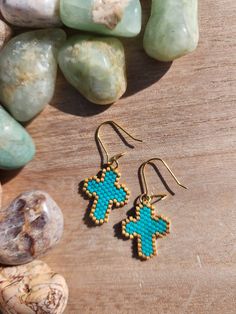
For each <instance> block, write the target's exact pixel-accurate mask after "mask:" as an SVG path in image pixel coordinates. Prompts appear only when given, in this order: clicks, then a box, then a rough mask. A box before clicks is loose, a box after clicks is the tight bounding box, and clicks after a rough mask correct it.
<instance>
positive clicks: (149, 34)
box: [144, 0, 199, 61]
mask: <svg viewBox="0 0 236 314" xmlns="http://www.w3.org/2000/svg"><path fill="white" fill-rule="evenodd" d="M198 38H199V31H198V0H165V1H163V0H152V11H151V17H150V19H149V21H148V24H147V27H146V30H145V35H144V49H145V51H146V53H147V54H148V55H149V56H151V57H153V58H155V59H157V60H160V61H173V60H174V59H176V58H179V57H181V56H183V55H186V54H188V53H190V52H192V51H193V50H195V49H196V47H197V44H198Z"/></svg>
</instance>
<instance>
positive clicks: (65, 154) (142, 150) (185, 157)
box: [0, 0, 236, 314]
mask: <svg viewBox="0 0 236 314" xmlns="http://www.w3.org/2000/svg"><path fill="white" fill-rule="evenodd" d="M142 5H143V8H144V12H145V21H146V20H147V16H148V12H149V10H150V1H148V2H147V3H146V2H145V1H142ZM235 13H236V3H235V1H234V0H227V1H226V0H221V1H220V0H208V1H200V21H201V23H200V25H201V39H200V44H199V48H198V49H197V51H196V52H195V53H193V54H191V55H188V56H186V57H184V58H181V59H179V60H177V61H175V62H174V63H173V64H163V63H159V62H155V61H154V60H151V59H150V58H148V57H147V56H146V55H145V53H144V52H143V49H142V36H139V37H138V38H137V39H130V40H123V42H124V43H125V46H126V52H127V63H128V83H129V86H128V90H127V93H126V95H125V97H123V98H122V99H121V100H120V101H119V102H118V103H117V104H115V105H113V106H110V107H99V106H95V105H91V104H89V103H88V102H87V101H85V100H84V99H83V98H82V97H81V96H80V95H79V94H78V93H77V92H76V91H75V90H74V89H73V88H72V87H71V86H69V84H68V83H67V82H66V81H65V79H64V78H63V77H62V75H59V78H58V83H57V88H56V94H55V97H54V99H53V101H52V104H51V105H50V106H48V107H47V108H46V110H45V111H44V112H43V113H42V114H41V115H40V116H39V117H37V118H36V119H35V120H34V121H33V122H32V123H31V124H30V125H28V127H27V128H28V130H29V132H30V133H31V134H32V136H33V138H34V139H35V142H36V145H37V155H36V158H35V159H34V161H33V162H32V163H30V164H29V165H28V166H27V167H25V168H24V169H23V170H21V171H20V172H18V173H9V174H6V173H5V172H1V174H0V176H1V180H2V182H3V202H4V204H7V203H8V202H9V201H10V200H11V199H13V198H14V197H15V196H16V195H18V194H19V193H20V192H23V191H25V190H29V189H34V188H35V189H43V190H46V191H47V192H49V193H50V194H51V195H52V196H53V197H54V199H55V200H56V201H57V203H58V204H59V205H60V206H61V208H62V209H63V213H64V216H65V232H64V237H63V240H62V242H61V243H60V244H59V245H58V246H57V248H55V249H54V250H53V251H51V252H50V253H49V254H48V255H47V256H45V257H44V258H43V260H44V261H46V262H47V263H48V264H49V265H50V266H51V267H52V268H54V269H55V270H56V271H58V272H60V273H62V274H63V275H64V276H65V278H66V280H67V282H68V285H69V288H70V299H69V304H68V308H67V310H66V313H70V314H77V313H102V314H104V313H140V314H141V313H171V314H173V313H181V314H182V313H197V314H201V313H214V314H217V313H222V312H224V313H227V314H230V313H235V307H236V298H235V296H236V279H235V275H236V247H235V240H236V227H235V225H236V209H235V208H236V194H235V190H236V175H235V166H236V106H235V78H236V66H235V64H236V56H235V48H236V47H235V46H236V24H235ZM145 21H144V23H145ZM111 119H112V120H115V121H117V122H119V123H121V124H122V125H123V126H124V127H126V128H127V129H128V130H130V131H131V132H132V133H133V134H135V135H136V136H137V137H141V138H143V139H144V140H145V142H144V143H143V144H137V145H136V146H135V149H133V150H129V149H128V148H127V150H128V151H129V154H127V155H126V156H125V157H123V158H122V159H121V160H120V166H121V167H120V170H121V172H122V181H124V182H126V183H127V186H128V187H129V188H130V190H131V191H132V196H131V200H130V203H129V205H128V206H126V207H124V208H122V209H116V210H114V211H112V213H111V215H110V220H109V223H108V224H106V225H104V226H102V227H88V224H87V222H88V221H87V215H86V207H87V205H88V201H86V200H84V198H83V197H82V196H81V195H79V194H78V193H77V190H78V184H79V183H80V182H81V181H82V180H83V179H84V178H86V177H88V176H91V175H95V174H96V173H97V172H98V170H99V167H100V156H99V154H98V152H97V148H96V144H95V142H94V131H95V129H96V127H97V126H98V125H99V124H100V123H101V122H103V121H105V120H111ZM104 140H105V141H106V143H107V145H108V147H109V148H110V150H111V151H112V152H114V153H118V152H121V151H124V149H125V147H124V145H123V143H122V142H120V140H119V138H118V137H117V136H116V135H115V134H114V132H113V131H112V129H111V128H109V127H107V128H106V129H104ZM155 156H159V157H162V158H164V159H165V160H166V161H167V162H168V164H169V165H170V166H171V168H172V169H173V170H174V172H175V173H176V175H177V176H178V178H179V179H180V180H181V181H182V182H183V183H184V184H186V185H187V186H188V187H189V190H187V191H185V190H182V189H180V188H179V187H178V186H176V185H175V183H174V181H173V180H172V179H171V177H170V176H169V175H168V173H167V171H166V170H165V169H164V168H163V167H162V166H160V168H159V169H160V171H161V173H162V175H163V176H164V178H165V180H166V181H167V183H168V184H169V186H170V187H171V189H172V190H173V191H174V192H175V193H176V194H175V195H174V196H173V197H172V196H170V197H169V198H168V199H167V200H166V201H163V202H161V203H159V204H158V210H159V212H160V213H162V214H164V215H166V216H168V217H170V218H171V221H172V233H171V235H170V236H168V237H166V238H165V239H161V240H159V241H158V251H159V255H158V256H157V257H155V258H153V259H152V260H150V261H147V262H140V261H139V260H138V259H137V258H136V257H135V256H134V257H133V251H132V243H131V241H130V240H124V239H123V238H122V237H121V235H120V226H119V222H120V221H121V220H122V219H123V218H125V217H126V213H127V212H128V211H129V210H130V208H131V207H132V202H133V200H134V199H135V198H136V196H137V195H138V194H139V193H140V186H139V181H138V177H137V170H138V167H139V165H140V164H141V163H142V162H143V161H145V160H147V159H149V158H151V157H155ZM158 165H159V164H158ZM147 174H148V180H149V184H150V186H151V188H152V189H153V191H157V192H158V191H165V188H164V186H163V185H162V183H161V181H160V179H158V177H157V176H156V175H155V173H154V172H153V171H152V170H151V169H149V170H148V171H147ZM134 255H135V254H134Z"/></svg>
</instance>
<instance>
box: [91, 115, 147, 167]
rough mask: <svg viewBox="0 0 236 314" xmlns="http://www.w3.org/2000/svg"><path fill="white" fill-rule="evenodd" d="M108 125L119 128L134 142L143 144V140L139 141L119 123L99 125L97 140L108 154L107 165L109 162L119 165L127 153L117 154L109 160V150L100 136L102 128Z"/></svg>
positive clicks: (112, 122) (110, 122)
mask: <svg viewBox="0 0 236 314" xmlns="http://www.w3.org/2000/svg"><path fill="white" fill-rule="evenodd" d="M106 124H110V125H111V126H113V127H115V128H117V129H120V130H121V131H123V132H124V133H125V134H126V135H128V136H129V137H130V138H131V139H132V140H134V141H137V142H142V140H140V139H138V138H135V137H134V136H133V135H131V134H130V133H129V132H128V131H126V130H125V129H124V128H123V127H121V126H120V125H119V124H118V123H116V122H114V121H105V122H103V123H102V124H100V125H99V127H98V128H97V131H96V138H97V141H98V143H99V144H100V146H101V147H102V149H103V151H104V152H105V154H106V158H107V163H109V162H116V163H117V160H118V159H119V158H120V157H122V156H123V155H124V154H125V153H120V154H117V155H115V156H113V157H111V158H109V154H108V152H107V149H106V147H105V145H104V144H103V142H102V140H101V136H100V130H101V128H102V126H104V125H106Z"/></svg>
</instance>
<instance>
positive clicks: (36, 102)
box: [0, 29, 66, 122]
mask: <svg viewBox="0 0 236 314" xmlns="http://www.w3.org/2000/svg"><path fill="white" fill-rule="evenodd" d="M65 39H66V35H65V32H64V31H62V30H60V29H47V30H38V31H32V32H27V33H23V34H21V35H18V36H16V37H14V38H13V39H11V40H10V41H9V42H8V43H7V45H6V46H5V47H4V48H3V50H2V51H1V53H0V100H1V102H2V104H3V105H4V106H5V107H6V108H7V109H8V110H9V111H10V112H11V114H12V115H13V116H14V118H15V119H16V120H18V121H22V122H24V121H28V120H30V119H32V118H33V117H35V116H36V115H37V114H38V113H39V112H40V111H41V110H42V109H43V108H44V107H45V106H46V105H47V104H48V103H49V102H50V101H51V99H52V97H53V94H54V88H55V82H56V74H57V60H56V57H57V48H58V47H59V46H61V44H62V43H63V42H64V41H65Z"/></svg>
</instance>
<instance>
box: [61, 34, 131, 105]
mask: <svg viewBox="0 0 236 314" xmlns="http://www.w3.org/2000/svg"><path fill="white" fill-rule="evenodd" d="M58 61H59V65H60V68H61V70H62V72H63V73H64V75H65V77H66V79H67V80H68V81H69V82H70V83H71V84H72V85H73V86H74V87H75V88H76V89H77V90H78V91H79V92H80V93H81V94H82V95H83V96H84V97H85V98H87V99H88V100H89V101H91V102H93V103H95V104H100V105H106V104H111V103H113V102H115V101H116V100H118V99H119V98H120V97H121V96H122V95H123V94H124V92H125V91H126V87H127V81H126V70H125V55H124V48H123V45H122V43H121V42H120V41H119V40H118V39H116V38H108V37H101V38H100V37H94V36H89V35H88V36H87V35H77V36H74V37H72V38H70V39H69V40H68V41H67V42H66V44H65V45H64V46H63V47H62V48H61V49H60V51H59V55H58Z"/></svg>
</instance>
